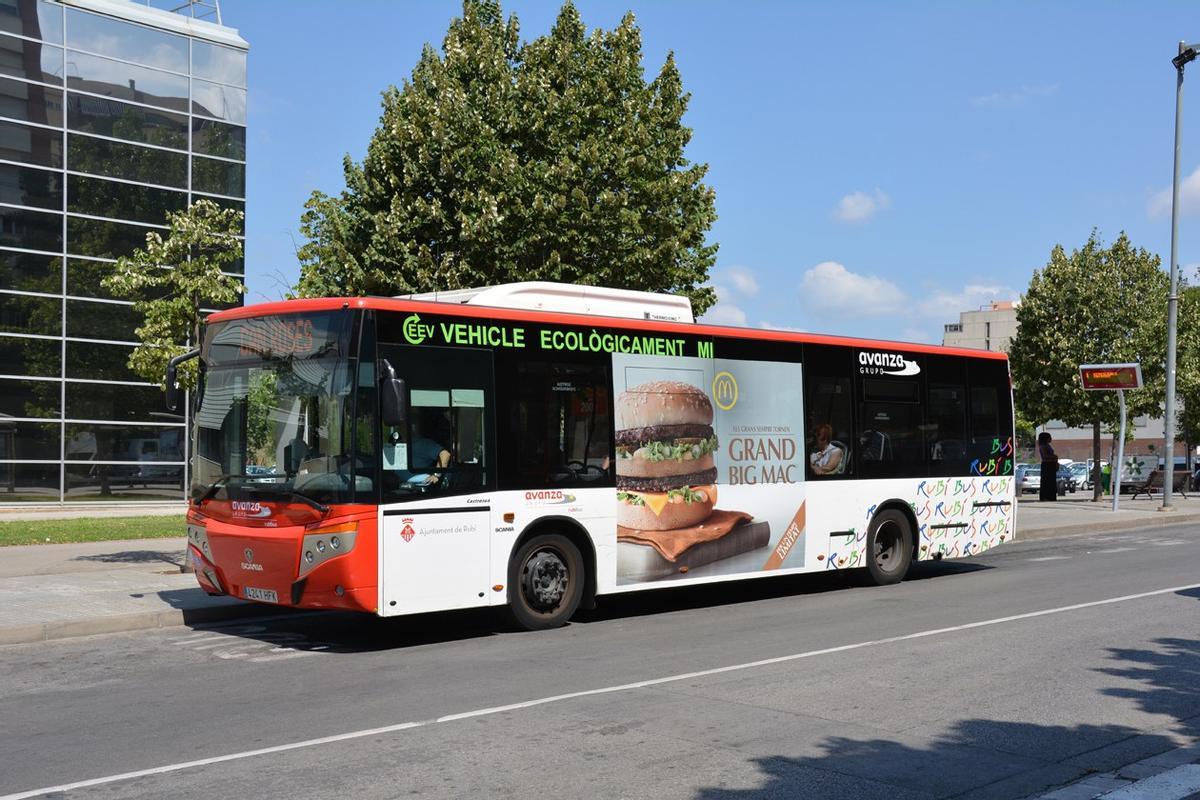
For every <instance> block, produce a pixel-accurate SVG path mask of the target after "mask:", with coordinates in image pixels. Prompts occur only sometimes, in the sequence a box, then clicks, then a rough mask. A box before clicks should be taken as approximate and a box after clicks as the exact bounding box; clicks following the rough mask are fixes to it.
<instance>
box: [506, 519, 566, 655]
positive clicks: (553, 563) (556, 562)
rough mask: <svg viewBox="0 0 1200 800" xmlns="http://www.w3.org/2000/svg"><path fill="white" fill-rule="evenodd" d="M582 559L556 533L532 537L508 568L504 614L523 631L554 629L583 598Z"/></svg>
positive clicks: (519, 549) (563, 622) (561, 623)
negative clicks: (505, 610)
mask: <svg viewBox="0 0 1200 800" xmlns="http://www.w3.org/2000/svg"><path fill="white" fill-rule="evenodd" d="M583 571H584V566H583V556H582V555H580V553H579V548H578V547H576V546H575V545H574V544H573V543H572V542H571V540H570V539H568V538H566V537H565V536H560V535H559V534H557V533H546V534H540V535H538V536H534V537H532V538H531V539H530V540H529V541H527V542H525V543H524V544H523V545H521V547H520V548H518V549H517V552H516V553H514V554H513V558H512V561H511V562H510V563H509V566H508V614H509V617H510V618H511V619H512V622H513V623H514V624H515V625H517V626H519V627H521V628H524V629H525V630H530V631H535V630H544V629H546V628H557V627H559V626H560V625H565V624H566V622H567V620H569V619H570V618H571V616H572V615H573V614H574V613H575V611H576V610H577V609H578V608H579V603H580V601H581V600H582V599H583V582H584V581H583V579H584V574H583Z"/></svg>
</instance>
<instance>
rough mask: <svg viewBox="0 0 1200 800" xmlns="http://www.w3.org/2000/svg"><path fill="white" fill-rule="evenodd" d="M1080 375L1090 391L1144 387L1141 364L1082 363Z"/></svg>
mask: <svg viewBox="0 0 1200 800" xmlns="http://www.w3.org/2000/svg"><path fill="white" fill-rule="evenodd" d="M1079 377H1080V379H1081V380H1082V381H1083V388H1084V389H1087V390H1089V391H1096V390H1102V389H1107V390H1110V391H1111V390H1113V389H1140V388H1142V366H1141V364H1082V365H1080V367H1079Z"/></svg>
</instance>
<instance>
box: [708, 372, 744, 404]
mask: <svg viewBox="0 0 1200 800" xmlns="http://www.w3.org/2000/svg"><path fill="white" fill-rule="evenodd" d="M712 393H713V400H714V401H716V404H717V408H719V409H721V410H722V411H728V410H729V409H731V408H733V407H734V406H735V405H737V401H738V385H737V380H736V379H734V377H733V375H731V374H729V373H728V372H718V373H717V375H716V377H714V378H713V383H712Z"/></svg>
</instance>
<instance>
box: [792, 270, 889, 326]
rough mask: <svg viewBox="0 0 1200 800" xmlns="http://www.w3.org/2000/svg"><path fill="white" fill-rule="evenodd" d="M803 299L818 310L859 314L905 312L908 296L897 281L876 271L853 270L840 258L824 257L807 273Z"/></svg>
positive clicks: (825, 312)
mask: <svg viewBox="0 0 1200 800" xmlns="http://www.w3.org/2000/svg"><path fill="white" fill-rule="evenodd" d="M800 292H801V299H802V300H803V301H804V303H805V304H806V305H807V306H808V307H809V308H810V309H812V311H813V312H814V313H815V314H819V315H821V316H830V315H833V314H840V313H843V312H846V313H852V314H854V315H856V316H880V315H884V314H901V313H904V311H905V307H906V304H907V302H908V298H907V297H906V296H905V294H904V292H903V291H901V290H900V288H899V287H898V286H896V284H894V283H892V282H891V281H889V280H886V279H884V278H879V277H876V276H874V275H860V274H858V273H857V272H851V271H850V270H848V269H846V268H845V267H844V266H842V265H841V264H839V263H837V262H836V261H823V262H821V263H820V264H817V265H816V266H815V267H813V268H812V269H809V270H807V271H806V272H805V273H804V278H803V279H802V280H801V282H800Z"/></svg>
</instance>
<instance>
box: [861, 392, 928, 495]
mask: <svg viewBox="0 0 1200 800" xmlns="http://www.w3.org/2000/svg"><path fill="white" fill-rule="evenodd" d="M859 386H860V393H861V403H860V404H859V418H858V439H857V441H856V444H857V446H858V463H859V468H860V469H859V476H860V477H864V478H909V477H918V476H920V475H922V474H923V473H924V472H925V468H926V467H925V452H924V449H925V448H924V442H923V441H922V437H921V404H920V384H919V383H918V382H917V381H916V380H905V379H901V378H895V377H890V376H880V377H863V378H862V379H861V380H860V384H859Z"/></svg>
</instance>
